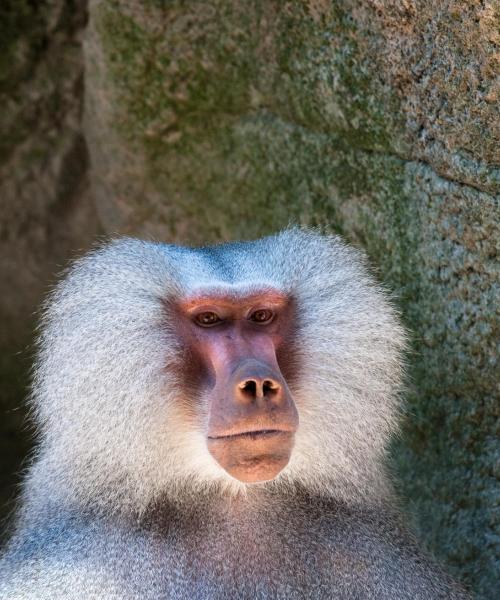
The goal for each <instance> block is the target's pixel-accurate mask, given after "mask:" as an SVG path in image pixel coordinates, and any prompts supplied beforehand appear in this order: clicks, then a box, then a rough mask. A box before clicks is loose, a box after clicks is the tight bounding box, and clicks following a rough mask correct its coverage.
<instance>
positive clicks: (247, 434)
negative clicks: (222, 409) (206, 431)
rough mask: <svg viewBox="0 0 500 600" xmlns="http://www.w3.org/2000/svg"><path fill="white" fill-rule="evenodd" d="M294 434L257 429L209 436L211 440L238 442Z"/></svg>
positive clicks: (279, 430) (276, 430) (280, 430)
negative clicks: (239, 440) (245, 439)
mask: <svg viewBox="0 0 500 600" xmlns="http://www.w3.org/2000/svg"><path fill="white" fill-rule="evenodd" d="M291 433H293V432H292V431H287V430H284V429H255V430H250V431H242V432H238V433H230V434H227V435H213V436H212V435H209V436H208V439H209V440H214V441H215V440H228V441H230V440H236V439H242V438H250V439H258V438H263V437H271V436H274V435H280V434H287V435H290V434H291Z"/></svg>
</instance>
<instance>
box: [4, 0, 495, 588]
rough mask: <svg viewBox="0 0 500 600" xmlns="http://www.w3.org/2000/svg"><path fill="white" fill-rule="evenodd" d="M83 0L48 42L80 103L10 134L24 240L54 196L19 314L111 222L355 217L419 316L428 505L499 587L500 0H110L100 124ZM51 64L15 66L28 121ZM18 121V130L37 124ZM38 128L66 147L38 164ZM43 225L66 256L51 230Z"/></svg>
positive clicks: (230, 228) (364, 241) (54, 10)
mask: <svg viewBox="0 0 500 600" xmlns="http://www.w3.org/2000/svg"><path fill="white" fill-rule="evenodd" d="M11 4H12V6H14V3H11ZM24 4H25V3H24V2H21V3H16V4H15V5H16V6H18V5H19V6H20V5H23V6H24ZM73 4H74V3H70V2H69V1H68V2H67V3H65V2H63V1H62V0H61V1H60V2H52V3H50V7H51V8H50V9H49V8H46V9H44V11H41V13H40V14H42V13H43V19H45V21H43V28H44V30H46V31H51V30H50V27H54V25H53V23H55V22H56V20H57V19H56V15H57V14H60V15H62V14H66V15H69V14H70V13H71V15H73V16H72V17H71V18H69V17H68V16H67V17H66V19H65V20H64V19H63V20H62V21H59V22H60V23H64V25H61V26H60V27H61V28H62V30H63V31H65V32H66V33H65V34H64V35H65V36H66V37H64V36H62V37H57V36H55V35H54V36H52V35H50V36H48V37H49V38H50V43H49V44H48V47H49V48H55V47H57V48H59V50H58V52H60V55H61V56H62V57H63V61H65V62H64V65H66V66H65V67H64V68H63V67H58V73H59V77H58V78H57V81H53V80H54V73H53V72H51V77H52V79H51V81H53V83H52V84H51V85H52V86H53V88H52V89H53V90H61V94H62V96H63V97H65V98H68V102H67V103H64V102H63V101H62V100H61V102H62V104H60V105H58V108H57V109H54V110H52V112H51V111H50V109H49V108H46V109H45V113H44V112H43V110H42V114H45V115H46V117H47V119H49V120H50V118H52V119H55V117H56V116H57V123H56V124H54V126H53V127H54V129H50V127H49V128H48V129H43V128H42V127H41V125H40V124H39V122H38V121H37V126H36V127H35V128H34V129H33V127H32V125H30V123H32V121H26V122H27V123H28V125H27V126H26V127H27V129H26V134H23V135H24V136H25V137H24V138H23V139H22V140H21V139H17V138H16V139H10V138H4V139H7V142H5V143H3V142H0V151H1V152H2V154H0V157H1V166H0V168H2V169H6V175H5V178H2V185H4V184H5V185H6V186H7V189H8V190H12V191H8V192H7V194H5V193H3V192H2V202H4V203H5V206H6V208H5V210H6V211H7V212H6V214H7V215H11V216H9V221H8V222H9V223H11V224H10V225H9V227H8V229H7V230H8V231H9V232H11V233H10V235H12V231H13V228H14V227H18V228H19V227H20V223H24V222H25V217H26V215H27V214H28V213H29V214H32V213H33V210H34V208H32V207H34V205H35V203H34V201H33V197H36V207H37V210H38V212H37V213H36V219H35V220H34V221H35V222H34V223H33V224H32V225H31V226H30V227H27V226H23V227H24V228H23V231H22V232H20V233H19V234H18V236H17V238H18V240H19V241H16V242H15V243H14V242H10V243H8V245H7V248H8V252H9V253H10V254H9V256H11V255H12V256H13V257H14V258H13V259H12V260H13V262H12V264H13V265H14V267H13V269H14V270H17V274H16V279H15V282H16V283H15V285H16V286H17V287H15V286H14V285H13V286H12V290H11V293H10V297H11V298H12V299H13V300H12V302H11V305H12V306H15V307H16V310H18V311H19V312H18V313H15V314H19V315H26V314H27V310H28V308H29V309H30V310H31V306H33V304H34V301H35V300H37V299H38V296H39V295H40V289H41V288H40V287H38V288H37V287H36V286H34V287H32V288H30V285H31V284H30V279H29V277H32V276H31V275H30V273H32V271H33V267H32V266H31V265H32V264H35V265H40V272H39V273H38V271H37V276H38V279H37V281H42V280H45V279H47V278H48V276H49V274H50V273H52V270H53V267H52V265H53V262H54V257H56V256H57V257H59V256H61V257H62V256H67V255H68V254H69V251H70V249H75V248H79V247H84V246H85V245H86V244H87V243H88V240H89V238H90V237H91V236H92V235H93V234H94V233H95V231H96V230H97V229H98V228H99V227H102V228H103V230H104V231H105V232H108V233H112V232H124V233H130V234H134V235H139V236H141V235H142V236H147V237H151V236H152V237H155V238H158V239H168V240H175V241H181V242H187V243H201V242H202V241H213V240H219V239H234V238H250V237H254V236H259V235H262V234H265V233H268V232H271V231H274V230H275V229H276V228H279V227H283V226H284V225H286V224H287V223H289V222H299V223H305V224H310V225H315V226H319V227H323V228H325V229H328V230H333V231H338V232H341V233H342V234H343V235H345V236H346V237H347V238H348V239H350V240H351V241H352V242H353V243H355V244H357V245H359V246H361V247H363V248H364V249H365V250H366V251H367V252H368V254H369V255H370V256H371V257H372V259H373V262H374V264H375V265H377V266H378V267H379V271H380V278H381V279H382V280H383V281H385V282H386V283H387V285H388V287H390V288H391V289H392V290H394V291H395V293H396V295H397V297H398V299H399V300H398V301H399V303H400V305H401V309H402V313H403V315H404V318H405V320H406V322H407V324H408V325H409V327H410V329H411V330H412V331H413V350H414V351H413V352H412V353H411V355H410V356H409V391H408V404H409V411H408V412H409V417H408V418H407V420H406V422H405V427H404V435H403V437H402V439H401V440H400V441H399V442H398V443H397V444H396V445H395V447H394V452H393V459H394V463H395V465H396V467H397V469H398V472H399V477H400V479H401V481H402V488H401V491H402V493H403V494H404V496H405V497H406V498H409V499H410V500H408V501H407V509H408V511H409V512H410V513H411V514H412V515H413V517H414V520H415V524H416V528H417V531H419V533H420V535H421V538H422V539H423V540H424V542H425V543H426V544H427V546H428V547H429V549H430V550H431V551H432V552H433V553H434V554H435V555H436V556H437V557H439V558H440V559H442V560H443V561H445V562H447V563H448V564H449V566H450V568H451V569H452V570H454V571H455V572H456V573H457V574H458V576H459V577H460V578H462V579H464V580H465V581H466V582H468V583H469V584H470V586H471V588H472V589H474V590H475V591H476V592H477V594H478V596H479V597H482V598H494V597H496V596H497V595H498V590H495V586H496V585H497V582H496V579H495V572H496V571H497V570H498V568H499V559H498V556H499V551H498V526H499V523H498V515H495V514H494V506H495V503H496V501H498V487H496V484H495V468H496V465H498V461H499V459H500V450H499V445H498V441H497V440H496V439H495V433H494V432H495V426H496V419H497V418H498V396H496V395H495V386H496V379H497V377H496V375H495V339H497V338H496V336H497V334H498V331H497V329H498V328H497V321H496V319H495V317H494V310H493V306H494V298H495V294H496V295H497V297H498V287H496V286H498V262H497V248H498V239H499V233H500V232H499V216H500V214H499V212H500V211H499V191H500V185H499V177H500V173H499V163H500V160H499V158H500V156H499V154H500V150H499V148H500V144H499V142H500V140H499V137H500V135H499V134H500V131H499V128H500V125H499V119H498V116H497V113H498V100H499V92H500V84H499V80H498V70H499V66H500V64H499V63H500V59H499V54H498V43H499V42H500V39H499V38H500V35H499V27H498V24H499V22H500V13H499V5H498V3H497V2H496V1H495V0H491V1H490V0H481V1H480V0H456V1H454V0H434V1H433V2H431V1H430V0H423V1H422V2H419V3H417V2H413V1H410V0H397V1H396V0H366V1H364V2H361V1H359V0H357V1H355V0H343V1H340V2H325V1H322V0H314V1H313V0H309V1H308V2H300V3H294V2H289V3H286V2H285V3H284V2H276V1H274V0H272V1H271V0H269V1H268V2H238V1H228V0H224V1H223V0H210V1H208V2H207V1H205V0H203V1H202V0H200V1H192V2H189V3H185V2H181V1H180V0H178V1H175V0H169V1H168V2H167V1H166V0H143V1H141V2H139V1H135V0H106V1H104V0H91V1H90V6H89V11H90V21H89V26H88V29H87V32H86V35H85V43H84V54H85V110H84V118H83V125H81V126H80V122H79V117H78V114H79V108H80V104H79V102H80V93H79V92H78V90H76V88H77V87H78V82H79V81H80V79H79V77H80V76H79V73H80V72H81V63H82V61H81V49H80V46H79V44H78V42H77V41H75V40H77V36H76V37H75V35H76V34H75V31H79V30H80V27H81V25H80V24H77V22H78V19H79V18H81V17H78V16H77V15H78V14H80V15H81V14H83V12H82V11H83V6H82V4H83V3H77V4H78V6H79V9H78V10H77V11H76V13H75V11H74V10H72V11H70V8H69V7H70V5H71V6H73ZM7 5H9V2H7ZM26 6H27V7H29V6H31V3H26ZM0 10H3V9H0ZM26 10H28V12H29V11H32V12H31V13H29V14H28V13H27V14H28V16H29V18H28V17H26V18H27V19H28V21H29V23H30V26H31V23H32V22H35V21H36V19H35V17H34V13H33V11H34V9H26ZM58 11H59V12H58ZM68 11H69V12H68ZM35 12H36V11H35ZM0 14H1V13H0ZM37 14H38V13H37ZM51 15H52V16H51ZM23 18H24V17H23ZM36 22H37V23H38V21H36ZM70 23H73V24H72V25H71V24H70ZM78 23H79V22H78ZM50 24H52V25H50ZM30 31H31V30H30ZM31 35H32V34H31V33H30V34H26V33H25V32H23V39H24V42H23V43H24V44H25V46H26V47H27V48H31V50H30V52H31V53H33V52H35V50H33V48H35V49H36V48H37V46H36V39H38V38H35V37H33V36H32V37H30V36H31ZM33 35H34V34H33ZM57 39H59V40H60V41H59V42H56V40H57ZM54 44H55V45H56V46H54ZM57 44H59V46H57ZM44 52H45V54H43V55H42V56H43V58H42V59H41V61H40V62H41V64H45V65H46V68H47V69H49V71H50V65H51V63H50V56H51V55H50V52H49V51H48V50H44ZM44 61H45V62H44ZM28 62H29V61H28ZM42 72H43V71H42ZM4 73H6V75H5V76H4ZM2 77H3V79H2ZM37 77H40V74H39V70H38V69H35V70H34V71H33V72H32V73H31V72H30V73H29V74H28V75H25V77H24V80H23V82H21V83H17V80H16V79H15V75H13V74H12V73H11V71H10V70H9V69H7V67H6V66H5V65H3V66H1V63H0V82H6V83H4V84H3V85H4V87H5V86H6V89H9V90H11V88H13V89H14V90H19V91H18V92H16V93H17V96H12V97H13V98H14V100H13V102H12V103H11V105H12V107H13V108H12V111H14V112H11V113H10V114H11V115H14V118H17V117H16V115H21V122H22V123H23V124H24V123H25V120H24V119H25V118H26V119H27V118H28V117H30V115H31V114H32V108H33V106H32V101H30V100H29V99H28V98H29V97H30V96H29V95H25V94H24V92H23V91H22V90H23V88H22V86H23V85H25V86H27V88H26V89H27V90H29V93H30V94H31V93H32V90H33V89H34V90H35V91H36V90H38V89H39V87H40V86H39V85H38V84H37V83H36V82H37V81H38V80H37ZM13 81H14V84H13V83H12V82H13ZM43 90H44V92H43V93H42V92H40V93H42V97H44V98H45V97H52V96H50V93H49V92H47V89H46V88H43ZM63 90H66V91H68V90H71V91H70V92H69V93H68V94H67V95H66V96H65V95H64V93H63ZM8 93H10V94H13V92H12V91H9V92H8ZM44 93H45V94H47V95H46V96H44V95H43V94H44ZM54 93H55V92H54ZM9 106H10V105H9ZM61 107H62V108H61ZM15 111H18V112H15ZM30 111H31V112H30ZM61 115H62V116H61ZM64 115H65V116H64ZM30 118H31V117H30ZM0 119H3V117H2V116H0ZM12 119H13V117H12V116H11V117H10V118H6V119H4V120H5V124H4V123H2V127H4V126H6V127H7V131H10V129H9V127H11V129H12V130H13V131H14V130H15V131H16V132H19V131H21V132H22V131H23V130H22V129H21V128H17V127H14V125H13V122H12ZM40 122H43V119H41V120H40ZM30 128H31V130H30ZM28 131H29V136H28ZM52 131H54V132H56V133H55V134H54V135H53V136H52V133H51V132H52ZM51 136H52V137H51ZM2 144H3V145H2ZM35 144H38V145H40V144H41V145H42V147H43V148H44V150H43V152H45V154H44V156H46V157H47V156H50V157H52V158H51V160H52V161H53V162H51V161H47V162H44V161H43V160H41V159H39V158H37V157H35V158H32V153H31V154H30V152H29V149H30V148H38V146H36V145H35ZM87 146H88V148H89V152H90V165H91V166H90V168H87V166H86V163H85V156H86V154H85V149H86V147H87ZM4 148H5V149H4ZM52 148H55V150H54V151H51V149H52ZM5 152H7V154H5ZM14 153H17V154H16V155H15V158H11V159H9V158H8V157H7V155H8V156H12V157H14ZM24 153H28V155H29V156H30V159H29V161H28V163H27V164H28V167H26V168H25V167H24V166H21V167H19V165H24V164H25V163H24V162H22V156H24ZM4 156H6V158H4ZM57 157H59V158H57ZM9 160H11V162H8V161H9ZM49 164H50V165H53V166H50V168H49V167H46V166H45V165H49ZM9 165H11V166H9ZM14 166H15V172H14ZM28 169H30V170H28ZM87 176H88V177H89V178H90V186H91V193H92V197H93V199H94V200H95V207H96V210H97V213H98V219H97V221H98V222H97V221H96V220H95V218H94V215H93V214H92V207H91V203H90V202H89V200H88V198H89V195H88V183H87V179H86V178H87ZM23 177H24V179H23ZM47 177H50V180H49V181H48V182H47V181H46V178H47ZM68 177H69V178H70V179H69V180H68V179H67V178H68ZM71 177H73V179H71ZM61 182H66V183H65V184H62V183H61ZM60 184H61V185H62V190H63V192H61V193H62V196H60V195H58V194H57V193H56V191H55V190H57V189H59V187H58V186H59V185H60ZM64 194H66V195H64ZM24 197H26V198H27V199H26V200H25V201H24V202H20V200H21V198H24ZM57 198H64V200H57ZM69 198H71V200H69ZM58 202H61V204H58ZM51 203H52V204H51ZM62 203H63V204H64V206H67V207H68V208H67V209H65V210H62ZM55 219H58V220H59V221H57V224H58V225H57V227H55V226H54V223H55V222H56V221H54V220H55ZM5 222H6V223H7V220H6V221H5ZM43 228H46V229H47V228H48V230H50V231H51V232H52V234H51V235H52V237H50V236H49V238H50V239H51V240H53V242H52V245H50V251H49V249H48V248H47V246H42V245H38V246H36V245H35V243H34V241H33V240H34V239H35V238H34V237H33V236H34V235H35V233H34V232H40V231H41V229H43ZM38 235H41V234H40V233H38ZM58 236H59V237H58ZM37 239H38V238H37ZM44 239H45V238H44ZM47 239H48V238H47ZM17 248H19V250H17ZM36 248H38V250H37V249H36ZM40 248H43V250H40ZM57 260H60V259H59V258H57ZM21 264H23V265H24V264H27V265H29V268H28V269H27V274H26V275H24V274H23V275H21V274H20V273H19V268H20V265H21ZM47 265H48V266H47ZM23 272H24V269H23ZM13 281H14V280H13ZM23 290H27V291H28V293H27V294H26V305H23V306H17V305H16V302H15V299H16V298H19V297H20V295H23V294H22V293H21V292H22V291H23ZM23 293H24V292H23ZM2 303H6V304H7V305H9V304H8V302H7V301H6V300H2ZM7 314H9V315H10V314H14V313H12V311H11V312H10V313H9V312H8V313H7ZM495 519H497V520H495Z"/></svg>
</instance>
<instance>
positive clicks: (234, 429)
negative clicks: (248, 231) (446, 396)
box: [0, 228, 468, 600]
mask: <svg viewBox="0 0 500 600" xmlns="http://www.w3.org/2000/svg"><path fill="white" fill-rule="evenodd" d="M404 346H405V333H404V331H403V329H402V327H401V325H400V324H399V321H398V318H397V315H396V313H395V310H394V309H393V308H392V306H391V303H390V302H389V300H388V299H387V294H386V293H385V292H384V290H383V289H382V288H381V287H380V286H379V285H378V284H377V283H376V282H375V281H374V279H373V278H372V276H371V275H370V273H369V270H368V268H367V266H366V261H365V258H364V257H363V256H362V255H361V254H360V253H359V252H358V251H356V250H354V249H352V248H350V247H348V246H347V245H346V244H345V243H344V242H343V241H342V240H341V239H340V238H338V237H336V236H322V235H319V234H318V233H316V232H314V231H310V230H304V229H300V228H292V229H288V230H286V231H284V232H281V233H278V234H276V235H273V236H270V237H266V238H263V239H260V240H257V241H253V242H239V243H227V244H222V245H218V246H213V247H205V248H184V247H178V246H174V245H166V244H161V243H152V242H145V241H140V240H134V239H119V240H116V241H112V242H111V243H109V244H108V245H106V246H104V247H102V248H100V249H97V250H95V251H93V252H91V253H90V254H89V255H87V256H86V257H84V258H82V259H81V260H79V261H77V262H76V263H75V264H74V265H73V267H72V268H71V270H70V271H69V273H68V275H67V277H66V279H65V280H64V281H63V282H62V283H61V284H60V285H59V286H58V288H57V289H56V290H55V292H54V293H53V295H52V296H51V298H50V299H49V301H48V303H47V305H46V308H45V312H44V317H43V323H42V333H41V338H40V342H39V355H38V361H37V364H36V368H35V372H34V378H33V397H32V406H33V415H34V419H35V420H36V424H37V428H38V445H37V450H36V452H35V455H34V458H33V460H32V464H31V466H30V467H29V470H28V473H27V475H26V479H25V482H24V487H23V494H22V498H21V505H20V509H19V513H18V517H17V521H16V524H15V530H14V534H13V537H12V539H11V541H10V543H9V544H8V546H7V549H6V553H5V555H4V558H3V560H2V563H1V567H0V568H1V571H0V573H1V581H0V598H2V599H7V598H8V599H9V600H15V599H23V600H31V599H35V598H36V599H38V600H40V599H47V600H60V599H75V600H77V599H78V600H83V599H85V600H95V599H100V600H101V599H104V600H111V599H141V600H159V599H160V600H162V599H173V600H178V599H179V600H181V599H186V600H193V599H210V598H213V599H228V600H229V599H231V600H234V599H236V598H243V599H251V600H254V599H258V598H262V599H269V598H278V599H286V600H290V599H299V598H300V599H305V598H314V599H316V598H319V599H332V598H339V599H365V598H370V599H386V598H394V599H398V600H403V599H408V600H410V599H411V600H416V599H422V600H423V599H426V600H427V599H436V598H443V599H444V598H447V599H450V598H451V599H462V598H467V597H468V596H467V595H466V593H465V592H464V591H463V590H462V589H461V588H460V587H459V586H458V585H457V584H455V583H454V582H453V581H452V580H451V579H450V578H449V577H448V576H447V575H446V574H445V573H444V572H443V571H442V570H441V569H440V568H439V567H438V566H436V565H435V564H434V563H433V562H432V561H431V560H429V559H428V558H427V557H426V556H425V555H424V554H423V553H422V552H421V551H420V550H419V549H418V546H417V544H416V542H415V541H414V539H413V537H412V535H411V534H409V533H407V529H406V527H405V524H404V518H403V517H402V516H401V514H400V512H399V510H398V508H397V504H398V502H397V499H396V498H395V494H394V492H393V491H392V488H391V481H390V477H389V476H388V474H387V472H386V469H385V467H384V458H385V454H386V450H387V444H388V441H389V439H390V437H391V434H392V433H393V432H394V431H395V429H396V427H397V422H398V414H399V412H400V404H399V396H400V391H401V390H400V387H401V384H400V379H401V354H402V352H403V351H404Z"/></svg>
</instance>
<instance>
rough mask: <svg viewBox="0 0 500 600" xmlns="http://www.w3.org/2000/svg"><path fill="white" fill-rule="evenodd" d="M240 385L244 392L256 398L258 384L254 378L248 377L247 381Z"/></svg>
mask: <svg viewBox="0 0 500 600" xmlns="http://www.w3.org/2000/svg"><path fill="white" fill-rule="evenodd" d="M238 387H239V388H240V390H241V391H242V392H244V393H245V394H247V395H248V396H252V397H253V398H255V396H256V395H257V384H256V382H255V381H253V380H252V379H248V380H247V381H244V382H243V383H240V385H239V386H238Z"/></svg>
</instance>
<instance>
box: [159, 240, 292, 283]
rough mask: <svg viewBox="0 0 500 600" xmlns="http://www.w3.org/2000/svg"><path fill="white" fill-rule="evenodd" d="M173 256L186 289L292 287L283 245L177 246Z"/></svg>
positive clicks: (179, 277) (248, 243) (236, 243)
mask: <svg viewBox="0 0 500 600" xmlns="http://www.w3.org/2000/svg"><path fill="white" fill-rule="evenodd" d="M170 256H171V259H172V262H173V266H174V268H175V271H176V274H177V276H178V280H179V283H180V284H181V286H182V287H183V288H184V289H186V290H192V289H203V288H204V287H206V286H210V287H211V288H217V287H219V288H226V289H231V290H234V291H239V290H241V291H245V290H246V289H249V290H252V289H256V288H267V287H273V288H278V289H283V290H285V288H287V287H288V286H287V285H286V280H287V272H288V265H287V261H286V260H285V253H284V252H283V246H282V247H281V248H276V247H272V246H270V245H268V247H267V248H266V247H265V245H264V244H262V240H257V241H253V242H234V243H227V244H220V245H217V246H207V247H202V248H183V247H177V248H176V249H175V251H174V252H170ZM277 262H278V263H279V265H280V268H279V269H278V268H277Z"/></svg>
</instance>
